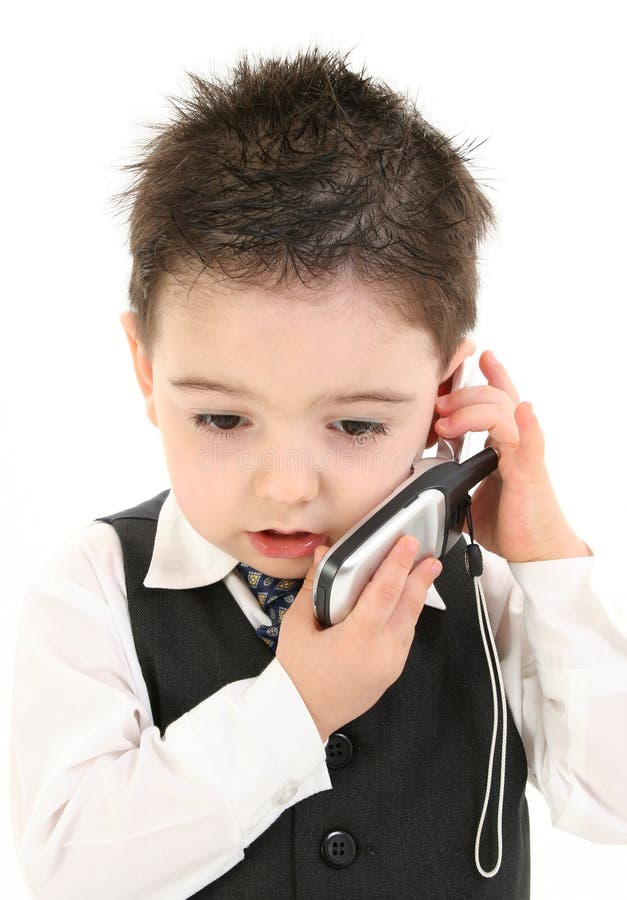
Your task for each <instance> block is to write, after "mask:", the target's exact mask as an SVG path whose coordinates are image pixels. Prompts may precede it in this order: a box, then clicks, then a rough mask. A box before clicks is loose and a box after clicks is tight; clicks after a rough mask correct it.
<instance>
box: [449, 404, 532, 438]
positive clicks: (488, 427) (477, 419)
mask: <svg viewBox="0 0 627 900" xmlns="http://www.w3.org/2000/svg"><path fill="white" fill-rule="evenodd" d="M433 427H434V429H435V431H436V432H437V433H438V434H441V435H442V437H445V438H455V437H459V436H460V435H462V434H465V433H466V432H467V431H487V432H489V434H490V438H491V440H492V442H496V443H498V444H503V445H505V444H511V445H513V446H516V445H517V444H518V440H519V434H518V425H517V424H516V419H515V417H514V415H513V411H512V410H511V409H505V408H504V407H503V406H498V405H495V404H494V403H488V404H478V405H477V406H466V407H464V408H463V409H459V410H457V412H454V413H453V414H452V415H450V416H445V417H443V418H441V419H437V421H436V422H435V424H434V426H433Z"/></svg>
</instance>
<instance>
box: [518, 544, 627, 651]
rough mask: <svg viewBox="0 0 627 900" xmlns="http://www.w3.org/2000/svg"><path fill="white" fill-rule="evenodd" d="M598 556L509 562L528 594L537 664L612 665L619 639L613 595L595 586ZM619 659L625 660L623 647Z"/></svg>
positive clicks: (526, 613) (528, 625) (528, 626)
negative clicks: (600, 590)
mask: <svg viewBox="0 0 627 900" xmlns="http://www.w3.org/2000/svg"><path fill="white" fill-rule="evenodd" d="M597 564H598V559H597V557H596V556H578V557H573V558H569V559H550V560H538V561H536V562H524V563H509V567H510V569H511V572H512V575H513V576H514V578H515V580H516V582H517V583H518V585H519V586H520V588H521V589H522V591H523V594H524V601H523V620H524V627H525V631H526V635H527V638H528V640H529V643H530V645H531V647H532V649H533V656H534V658H535V660H536V662H537V664H538V665H541V666H545V667H553V668H562V669H577V668H589V667H593V668H598V667H600V666H605V665H611V664H612V662H611V661H610V658H609V657H608V651H609V652H610V655H611V648H612V646H613V645H614V644H615V643H616V639H617V636H618V632H617V630H616V628H615V623H614V622H613V621H612V620H613V619H614V615H613V610H612V606H611V603H610V598H609V597H607V596H604V595H602V594H601V593H599V592H598V591H596V590H595V580H594V573H595V566H596V565H597ZM620 661H621V662H622V663H623V664H624V651H623V654H621V657H620Z"/></svg>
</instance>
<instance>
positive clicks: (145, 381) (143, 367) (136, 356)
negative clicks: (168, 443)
mask: <svg viewBox="0 0 627 900" xmlns="http://www.w3.org/2000/svg"><path fill="white" fill-rule="evenodd" d="M120 322H121V324H122V328H123V329H124V332H125V334H126V339H127V341H128V345H129V347H130V348H131V356H132V358H133V368H134V369H135V376H136V378H137V382H138V384H139V387H140V389H141V392H142V394H143V395H144V399H145V401H146V415H147V416H148V419H149V420H150V422H152V424H153V425H154V426H155V428H158V427H159V423H158V421H157V413H156V410H155V399H154V392H153V377H152V363H151V361H150V359H149V358H148V355H147V353H146V352H145V350H144V348H143V347H142V345H141V344H140V343H139V341H138V340H137V337H136V335H137V313H135V312H132V311H131V310H125V311H124V312H123V313H122V314H121V316H120Z"/></svg>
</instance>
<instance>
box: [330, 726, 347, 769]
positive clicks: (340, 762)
mask: <svg viewBox="0 0 627 900" xmlns="http://www.w3.org/2000/svg"><path fill="white" fill-rule="evenodd" d="M325 752H326V757H327V766H328V767H329V769H341V768H342V766H345V765H347V763H349V762H350V761H351V759H352V758H353V743H352V741H351V739H350V738H349V737H347V736H346V735H345V734H342V732H341V731H334V732H333V734H332V735H331V736H330V737H329V740H328V741H327V746H326V750H325Z"/></svg>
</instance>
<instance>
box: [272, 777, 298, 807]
mask: <svg viewBox="0 0 627 900" xmlns="http://www.w3.org/2000/svg"><path fill="white" fill-rule="evenodd" d="M297 790H298V782H297V781H288V782H287V784H284V785H283V787H282V788H281V790H280V791H278V792H277V793H276V794H275V795H274V802H275V804H276V805H277V806H285V804H286V803H289V802H290V800H291V799H292V797H293V796H294V794H295V793H296V791H297Z"/></svg>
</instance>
